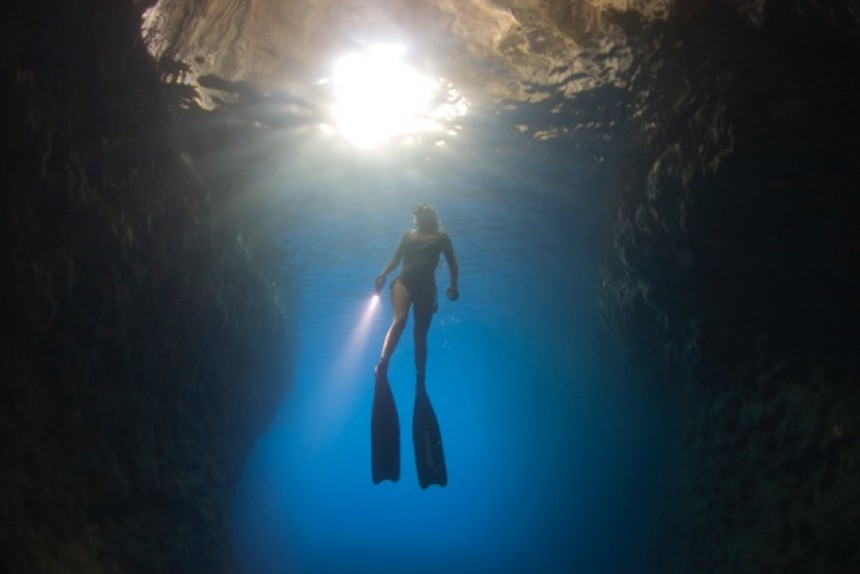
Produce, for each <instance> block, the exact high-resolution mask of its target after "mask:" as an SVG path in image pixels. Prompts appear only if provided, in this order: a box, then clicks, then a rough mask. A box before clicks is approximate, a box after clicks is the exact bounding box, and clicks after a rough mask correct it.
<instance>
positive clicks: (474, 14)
mask: <svg viewBox="0 0 860 574" xmlns="http://www.w3.org/2000/svg"><path fill="white" fill-rule="evenodd" d="M671 2H672V0H423V1H416V0H375V1H374V0H204V1H192V0H161V1H160V2H157V3H156V4H155V5H154V6H152V7H151V8H150V9H149V10H148V11H147V12H146V14H145V16H144V23H143V34H144V37H145V39H146V42H147V45H148V48H149V50H150V52H151V53H152V54H153V56H155V57H156V58H157V59H158V60H159V61H160V62H161V63H162V65H163V69H164V70H166V72H165V73H166V74H168V75H171V76H172V81H180V82H184V83H188V84H193V85H197V81H198V79H199V78H205V77H208V78H218V79H219V80H226V81H228V82H230V84H231V85H236V84H241V85H245V86H251V87H252V88H253V90H254V91H256V92H258V93H275V92H279V93H288V94H291V95H294V96H297V97H300V98H302V99H305V100H307V101H311V102H313V101H314V100H315V95H314V92H315V90H317V89H318V88H316V87H315V86H317V85H318V84H319V80H320V78H324V77H325V76H326V75H327V74H328V73H329V71H330V69H331V66H332V62H333V61H334V60H335V58H336V57H337V56H338V55H339V54H342V53H345V52H348V51H350V50H356V49H361V47H362V46H365V45H367V44H369V43H373V42H384V41H397V42H402V43H404V44H406V45H407V46H408V47H409V58H410V59H411V63H412V65H414V66H415V67H417V68H419V69H420V70H421V71H422V72H423V73H425V74H428V75H433V76H435V77H439V78H445V79H446V80H447V81H449V82H450V84H451V85H452V86H455V87H456V89H457V90H458V91H459V92H460V93H462V94H463V97H465V98H468V100H469V101H470V102H473V103H484V104H496V103H499V102H504V101H506V100H507V101H514V102H539V101H542V100H545V99H547V98H549V97H552V96H554V95H558V94H563V95H564V96H565V97H574V96H575V95H576V94H577V93H578V92H581V91H582V90H585V89H590V88H594V87H597V86H600V85H604V84H607V83H612V82H614V81H615V80H616V78H617V77H618V73H619V71H621V70H622V69H623V68H624V66H625V65H626V64H627V61H628V55H627V52H626V50H625V44H624V41H623V37H622V36H623V35H622V34H621V33H620V31H619V30H618V28H617V27H616V26H614V25H613V24H611V22H610V18H609V17H608V14H609V12H610V11H614V13H615V14H617V15H621V16H622V17H623V16H624V15H635V16H637V17H642V18H648V19H652V18H661V17H663V16H665V14H666V13H667V10H669V8H670V6H669V4H670V3H671ZM209 85H210V88H211V86H212V84H211V82H210V84H209ZM198 87H199V86H198ZM206 91H207V90H206V89H202V90H201V100H202V102H203V104H204V105H206V104H207V103H208V104H211V103H212V101H213V100H212V99H211V98H207V95H206Z"/></svg>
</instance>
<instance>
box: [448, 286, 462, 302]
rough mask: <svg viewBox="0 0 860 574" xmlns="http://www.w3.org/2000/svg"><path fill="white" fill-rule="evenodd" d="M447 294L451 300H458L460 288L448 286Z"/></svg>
mask: <svg viewBox="0 0 860 574" xmlns="http://www.w3.org/2000/svg"><path fill="white" fill-rule="evenodd" d="M447 295H448V299H449V300H450V301H456V300H457V299H459V298H460V290H459V289H457V288H456V287H448V292H447Z"/></svg>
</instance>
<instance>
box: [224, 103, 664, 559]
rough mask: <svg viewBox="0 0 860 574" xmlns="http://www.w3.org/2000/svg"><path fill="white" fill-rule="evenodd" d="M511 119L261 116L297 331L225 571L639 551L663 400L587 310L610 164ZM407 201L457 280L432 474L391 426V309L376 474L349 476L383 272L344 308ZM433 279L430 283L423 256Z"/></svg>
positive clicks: (657, 481)
mask: <svg viewBox="0 0 860 574" xmlns="http://www.w3.org/2000/svg"><path fill="white" fill-rule="evenodd" d="M514 121H521V118H504V117H496V116H490V115H488V116H486V117H484V118H481V117H480V115H478V114H475V115H473V117H472V119H471V120H469V121H467V122H466V129H464V131H463V133H462V135H461V136H460V137H459V138H458V140H457V141H456V142H453V143H452V144H451V145H449V146H446V147H442V148H436V147H433V146H428V147H427V148H422V147H420V146H417V147H412V148H397V149H394V148H392V149H388V150H383V151H379V150H377V151H373V152H359V151H349V150H348V149H347V148H346V147H345V146H339V145H336V144H335V143H333V142H332V141H327V140H324V139H319V138H309V139H308V140H304V141H303V140H302V139H301V138H295V137H293V138H287V141H279V140H278V139H277V138H278V136H277V135H276V134H275V135H272V141H271V142H270V145H269V147H268V149H269V153H272V151H271V150H272V149H278V146H283V148H284V149H285V150H290V151H289V152H287V151H285V152H284V157H283V159H282V160H281V161H279V162H274V163H273V164H272V165H277V167H276V168H275V167H273V168H271V173H269V174H267V175H266V181H267V183H266V184H265V187H266V188H267V191H266V192H267V193H271V194H273V197H275V198H276V199H277V200H278V201H283V202H285V204H286V205H288V206H289V209H290V214H291V215H290V217H291V220H290V221H289V223H288V229H289V231H288V232H287V234H286V236H285V238H284V240H285V243H286V245H287V246H288V249H289V251H290V253H291V254H292V257H291V261H290V263H289V270H290V272H291V273H293V274H294V276H295V277H296V279H297V282H298V285H300V291H299V293H298V302H299V313H298V328H299V336H300V340H301V348H300V353H299V359H298V364H297V365H296V371H295V385H294V388H293V391H292V392H291V393H290V394H289V396H288V397H287V398H286V401H285V403H284V404H283V406H282V408H281V409H280V412H279V414H278V416H277V418H276V420H275V421H274V422H273V423H272V425H271V427H270V429H269V431H268V433H267V434H265V436H263V437H262V438H261V439H260V441H259V442H258V444H257V446H256V448H255V449H254V451H253V453H252V455H251V457H250V459H249V460H248V462H247V465H246V468H245V471H244V476H243V480H242V483H241V485H240V487H239V489H238V492H237V496H236V501H235V506H234V536H235V548H236V552H237V557H238V560H239V563H240V565H241V567H242V568H243V570H244V572H246V573H247V574H268V573H302V574H324V573H325V574H328V573H331V574H336V573H356V574H360V573H371V572H374V573H382V574H385V573H392V574H403V573H416V574H417V573H441V572H451V573H472V572H474V573H478V572H501V573H507V572H511V573H513V572H540V573H567V572H584V573H589V572H605V573H615V572H636V573H642V572H658V571H659V570H660V568H659V566H658V564H657V563H656V562H655V558H654V554H655V548H658V547H659V545H660V544H663V543H665V542H666V540H665V526H666V525H665V520H664V519H665V517H666V513H667V512H668V509H667V502H668V501H669V499H670V498H671V489H670V486H669V485H670V484H671V483H670V480H669V479H670V473H669V470H668V469H669V463H670V458H671V457H670V452H671V449H670V444H671V443H670V440H669V437H670V436H671V434H672V424H673V417H674V415H673V410H672V409H671V408H670V406H669V401H668V399H667V397H666V396H665V394H664V393H663V392H662V391H661V390H660V388H653V385H650V386H649V384H647V383H646V382H644V381H640V380H638V378H637V376H636V374H635V373H633V372H631V370H630V369H629V367H628V366H626V365H625V364H624V362H623V360H622V359H621V358H620V356H619V355H618V354H617V353H616V351H615V349H614V348H613V347H612V344H611V343H610V339H609V337H608V336H607V334H606V332H605V328H604V327H603V325H602V324H601V320H600V316H599V310H598V296H599V286H600V268H601V264H602V263H603V261H604V260H605V257H606V256H607V250H608V244H609V239H608V237H609V232H610V227H611V222H612V210H611V201H612V193H611V190H612V189H613V187H614V186H616V185H618V181H616V178H620V175H617V174H614V172H613V170H611V169H610V170H604V171H602V172H600V173H602V175H595V173H596V172H594V170H593V169H592V168H593V164H590V163H589V161H592V160H593V158H590V157H588V156H582V155H576V154H574V153H573V151H572V150H573V148H572V144H571V142H570V140H564V139H556V140H550V141H547V142H533V141H530V138H529V136H528V135H527V134H520V133H519V132H517V131H516V130H515V129H513V125H512V124H513V122H514ZM604 160H605V161H612V158H604ZM423 201H427V202H430V203H432V204H433V205H435V206H436V208H437V210H438V211H439V214H440V216H441V219H442V223H443V226H444V227H445V228H446V230H447V231H448V233H449V234H450V235H451V237H452V239H453V241H454V247H455V250H456V253H457V257H458V260H459V263H460V269H461V279H460V290H461V299H460V300H459V301H457V302H455V303H451V302H449V301H448V300H447V299H445V298H444V297H440V304H439V312H438V314H437V315H436V316H435V317H434V321H433V325H432V327H431V330H430V336H429V360H428V369H427V387H428V392H429V394H430V397H431V399H432V401H433V404H434V407H435V409H436V413H437V415H438V417H439V422H440V425H441V428H442V434H443V437H444V443H445V453H446V458H447V466H448V476H449V485H448V486H447V487H446V488H439V487H435V486H434V487H431V488H430V489H428V490H426V491H422V490H421V489H420V488H419V486H418V483H417V479H416V473H415V468H414V458H413V452H412V444H411V422H412V421H411V417H412V400H413V396H414V390H413V387H414V369H413V363H412V351H413V347H412V340H411V331H410V329H411V317H410V326H408V327H407V330H406V331H405V332H404V336H403V338H402V340H401V343H400V346H399V348H398V349H397V352H396V353H395V355H394V358H393V359H392V363H391V369H390V380H391V382H392V388H393V391H394V396H395V399H396V401H397V404H398V409H399V413H400V424H401V430H402V432H403V438H402V472H401V479H400V481H399V482H398V483H397V484H392V483H390V482H386V483H383V484H382V485H378V486H374V485H373V484H372V483H371V476H370V405H371V400H372V394H373V375H372V367H373V365H374V363H375V361H376V360H377V358H378V356H379V351H380V348H381V345H382V339H383V337H384V334H385V331H386V329H387V327H388V322H389V320H390V306H389V302H388V300H387V295H388V290H387V288H386V291H385V294H386V297H385V299H384V301H383V303H384V304H383V305H380V306H379V307H378V308H377V309H376V311H375V312H374V313H373V315H372V317H371V318H370V320H369V322H367V323H366V325H364V327H362V317H363V315H364V313H365V309H366V305H367V302H368V299H369V297H370V295H371V293H372V288H373V280H374V277H375V276H376V274H377V273H378V272H379V271H380V270H381V268H382V267H383V266H384V264H385V263H386V261H387V260H388V259H389V258H390V257H391V255H392V254H393V251H394V248H395V247H396V244H397V241H398V239H399V237H400V234H401V233H402V232H403V231H404V230H405V229H407V228H409V227H410V226H411V225H412V216H411V209H412V207H413V206H414V205H415V204H416V203H419V202H423ZM394 275H395V274H392V275H391V276H390V277H391V278H393V277H394ZM437 281H438V283H439V285H440V292H444V289H445V288H446V287H447V281H448V275H447V268H446V267H445V265H444V263H441V264H440V266H439V269H438V271H437Z"/></svg>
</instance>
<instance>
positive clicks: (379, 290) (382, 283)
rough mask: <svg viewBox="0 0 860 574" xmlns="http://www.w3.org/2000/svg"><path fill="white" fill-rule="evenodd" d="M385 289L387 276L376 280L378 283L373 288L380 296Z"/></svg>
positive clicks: (381, 276)
mask: <svg viewBox="0 0 860 574" xmlns="http://www.w3.org/2000/svg"><path fill="white" fill-rule="evenodd" d="M383 287H385V275H380V276H379V277H377V278H376V283H375V284H374V286H373V291H374V292H375V293H376V294H377V295H379V294H380V293H382V288H383Z"/></svg>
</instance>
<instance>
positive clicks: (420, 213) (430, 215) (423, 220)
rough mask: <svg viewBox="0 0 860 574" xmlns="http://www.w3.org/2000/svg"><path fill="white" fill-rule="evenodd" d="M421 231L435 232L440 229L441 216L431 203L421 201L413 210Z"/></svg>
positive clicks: (416, 223)
mask: <svg viewBox="0 0 860 574" xmlns="http://www.w3.org/2000/svg"><path fill="white" fill-rule="evenodd" d="M412 213H413V215H415V225H416V226H417V227H418V230H419V231H424V232H427V233H435V232H436V231H438V230H439V216H438V215H437V214H436V210H435V209H433V207H432V206H431V205H430V204H429V203H419V204H418V205H416V206H415V209H413V210H412Z"/></svg>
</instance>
